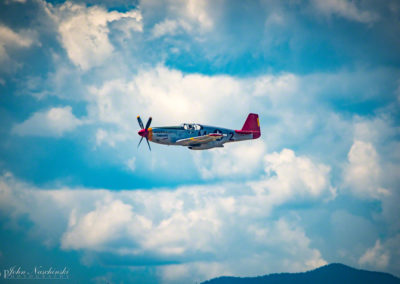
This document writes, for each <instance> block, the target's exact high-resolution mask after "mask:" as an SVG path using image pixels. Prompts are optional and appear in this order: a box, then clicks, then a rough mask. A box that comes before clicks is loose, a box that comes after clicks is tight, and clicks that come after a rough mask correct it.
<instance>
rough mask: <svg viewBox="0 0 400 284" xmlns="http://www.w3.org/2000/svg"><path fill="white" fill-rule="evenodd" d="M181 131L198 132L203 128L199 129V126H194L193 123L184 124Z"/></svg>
mask: <svg viewBox="0 0 400 284" xmlns="http://www.w3.org/2000/svg"><path fill="white" fill-rule="evenodd" d="M182 127H183V129H185V130H200V129H202V128H203V127H201V125H200V124H194V123H184V124H182Z"/></svg>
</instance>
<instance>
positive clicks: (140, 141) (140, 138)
mask: <svg viewBox="0 0 400 284" xmlns="http://www.w3.org/2000/svg"><path fill="white" fill-rule="evenodd" d="M142 140H143V136H142V138H140V141H139V144H137V147H138V148H139V146H140V143H142Z"/></svg>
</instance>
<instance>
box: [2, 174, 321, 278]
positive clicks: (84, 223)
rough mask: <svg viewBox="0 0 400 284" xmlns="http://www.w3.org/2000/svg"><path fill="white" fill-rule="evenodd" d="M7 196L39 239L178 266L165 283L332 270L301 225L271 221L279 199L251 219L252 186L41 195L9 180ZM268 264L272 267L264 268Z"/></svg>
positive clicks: (8, 205) (5, 206) (6, 207)
mask: <svg viewBox="0 0 400 284" xmlns="http://www.w3.org/2000/svg"><path fill="white" fill-rule="evenodd" d="M0 197H1V198H0V203H1V204H0V205H1V207H0V208H1V211H2V212H3V213H6V214H7V215H8V216H10V222H11V221H12V220H18V218H19V217H20V216H28V218H29V219H30V220H31V221H32V222H33V224H34V226H33V227H32V228H31V230H34V232H35V233H34V234H33V235H34V236H36V237H37V238H38V239H44V241H46V243H47V244H49V245H50V244H53V245H54V244H57V243H58V244H59V245H60V246H61V247H62V248H63V249H69V250H71V249H72V250H84V251H89V252H92V253H96V252H97V253H111V254H113V255H114V256H116V257H118V256H120V257H121V259H129V258H136V259H141V258H143V257H150V259H153V261H154V263H157V262H158V261H159V260H160V259H163V260H175V261H179V262H180V263H181V264H180V265H177V266H164V267H162V266H161V267H159V268H158V270H159V271H160V273H161V277H162V279H163V280H164V281H165V282H173V283H177V282H182V283H183V282H185V281H187V279H189V278H190V277H191V275H196V277H198V278H199V280H205V279H207V278H210V277H212V276H216V275H219V274H221V273H230V274H235V275H249V274H251V275H258V274H262V273H268V272H276V271H302V270H305V269H312V268H315V267H317V266H320V265H322V264H325V263H326V262H325V261H324V259H323V258H322V256H321V254H320V252H319V251H318V250H316V249H314V248H312V246H311V241H310V239H309V238H308V237H307V235H306V233H305V231H304V229H302V228H301V227H300V226H299V225H298V224H297V222H296V219H293V218H284V217H283V216H281V217H280V218H279V219H276V220H274V219H269V218H268V214H269V213H268V211H267V210H265V209H264V208H265V207H268V206H274V204H273V203H274V202H275V201H274V200H267V201H266V203H263V204H258V205H256V204H255V203H253V204H251V206H258V207H259V210H258V213H257V214H254V212H250V211H247V213H245V212H244V210H243V206H247V200H248V199H249V198H250V199H251V198H253V199H257V198H259V197H260V195H256V194H255V193H254V191H253V190H252V189H251V187H249V186H248V185H246V184H237V185H234V184H224V185H210V186H191V187H181V188H174V189H163V190H151V191H141V190H127V191H118V192H117V191H108V190H94V189H90V190H85V189H72V190H71V189H68V188H64V189H55V190H47V189H46V190H41V189H39V188H32V187H31V186H29V185H27V184H25V183H22V182H20V181H18V180H16V179H15V178H13V177H12V175H10V174H8V175H5V176H3V177H1V179H0ZM268 203H270V204H268ZM44 204H47V205H46V206H44ZM275 206H277V204H275ZM49 212H53V213H52V214H49ZM55 222H56V224H55ZM15 223H16V224H18V222H15ZM50 232H51V233H50ZM41 233H43V234H45V236H42V235H41ZM238 242H240V243H241V245H240V246H238V245H237V244H238ZM239 256H240V257H239ZM266 262H268V263H271V265H269V266H268V267H265V265H264V264H265V263H266ZM212 267H213V269H211V268H212ZM190 279H193V278H190Z"/></svg>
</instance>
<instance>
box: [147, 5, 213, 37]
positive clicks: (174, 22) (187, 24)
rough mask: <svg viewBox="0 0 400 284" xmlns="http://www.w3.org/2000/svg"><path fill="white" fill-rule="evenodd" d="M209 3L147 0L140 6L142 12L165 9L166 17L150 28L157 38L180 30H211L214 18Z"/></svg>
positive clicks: (200, 31) (180, 31) (201, 32)
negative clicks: (154, 0) (153, 0)
mask: <svg viewBox="0 0 400 284" xmlns="http://www.w3.org/2000/svg"><path fill="white" fill-rule="evenodd" d="M210 3H211V2H210V1H193V0H189V1H175V0H172V1H167V2H166V3H162V4H161V3H156V2H152V1H147V2H145V3H143V6H142V7H143V10H144V13H146V12H147V13H149V12H150V13H151V11H150V10H153V11H154V10H155V9H157V10H158V11H160V10H162V9H165V10H166V11H165V13H166V18H165V19H163V20H161V21H159V22H157V23H156V24H155V25H154V26H153V28H152V30H151V34H152V37H153V38H158V37H162V36H165V35H172V36H173V35H176V34H179V33H182V32H186V33H195V34H198V35H201V34H203V33H205V32H208V31H210V30H212V28H213V27H214V19H213V16H212V15H211V12H212V8H211V5H210ZM213 4H215V2H214V3H213ZM155 6H157V8H155Z"/></svg>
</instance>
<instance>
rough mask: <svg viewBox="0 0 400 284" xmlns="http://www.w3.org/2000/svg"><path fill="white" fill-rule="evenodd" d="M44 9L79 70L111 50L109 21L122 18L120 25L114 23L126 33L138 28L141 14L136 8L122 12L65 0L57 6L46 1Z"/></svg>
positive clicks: (87, 67)
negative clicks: (55, 25) (46, 9)
mask: <svg viewBox="0 0 400 284" xmlns="http://www.w3.org/2000/svg"><path fill="white" fill-rule="evenodd" d="M48 11H49V13H50V16H51V17H52V18H53V19H54V21H55V22H56V23H57V25H58V32H59V33H60V39H61V43H62V45H63V47H64V48H65V50H66V51H67V54H68V57H69V59H70V60H71V61H72V62H73V63H74V64H75V65H76V66H79V67H80V68H81V69H82V70H88V69H90V68H91V67H94V66H99V65H101V64H102V63H103V62H104V61H105V60H107V58H109V57H110V56H111V54H112V53H113V51H114V47H113V45H112V43H111V42H110V39H109V36H108V34H109V32H110V29H109V26H108V25H109V24H110V23H114V22H118V21H120V20H123V21H124V25H117V27H118V28H119V29H122V32H123V33H125V34H126V35H129V31H130V30H132V31H136V32H141V31H142V29H143V27H142V15H141V13H140V12H139V11H137V10H130V11H127V12H125V13H122V12H117V11H107V10H105V9H104V8H102V7H99V6H91V7H87V6H85V5H82V4H75V3H72V2H69V1H67V2H65V3H64V4H62V5H59V6H51V5H49V9H48ZM127 28H129V29H128V30H127Z"/></svg>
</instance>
